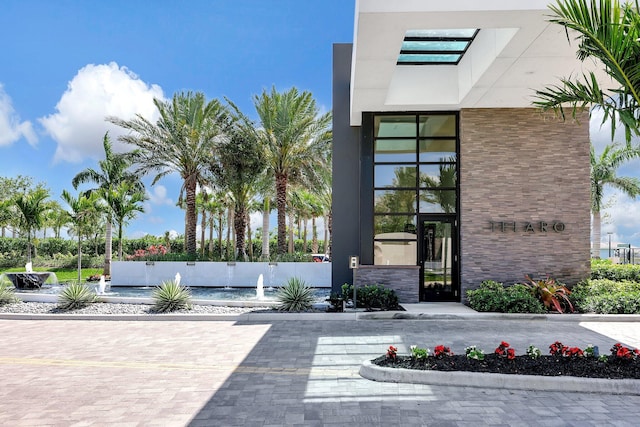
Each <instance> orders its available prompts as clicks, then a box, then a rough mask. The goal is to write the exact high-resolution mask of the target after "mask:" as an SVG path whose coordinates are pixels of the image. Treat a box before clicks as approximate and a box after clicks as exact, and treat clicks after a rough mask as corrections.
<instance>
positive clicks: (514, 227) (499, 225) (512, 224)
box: [489, 221, 566, 233]
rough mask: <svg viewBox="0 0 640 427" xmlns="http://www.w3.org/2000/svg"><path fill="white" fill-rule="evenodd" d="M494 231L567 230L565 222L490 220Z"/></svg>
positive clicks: (543, 231)
mask: <svg viewBox="0 0 640 427" xmlns="http://www.w3.org/2000/svg"><path fill="white" fill-rule="evenodd" d="M489 225H490V227H491V231H492V232H501V233H506V232H517V231H524V232H525V233H548V232H555V233H562V232H563V231H564V230H565V228H566V227H565V225H564V223H563V222H560V221H554V222H545V221H538V222H516V221H489Z"/></svg>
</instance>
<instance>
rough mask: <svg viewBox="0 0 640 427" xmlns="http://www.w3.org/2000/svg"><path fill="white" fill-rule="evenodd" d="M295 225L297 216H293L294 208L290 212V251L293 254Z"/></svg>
mask: <svg viewBox="0 0 640 427" xmlns="http://www.w3.org/2000/svg"><path fill="white" fill-rule="evenodd" d="M294 227H295V218H294V216H293V210H292V211H291V212H289V253H290V254H292V253H293V252H294V250H295V246H296V245H295V241H294V238H293V229H294Z"/></svg>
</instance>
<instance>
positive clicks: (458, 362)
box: [371, 341, 640, 379]
mask: <svg viewBox="0 0 640 427" xmlns="http://www.w3.org/2000/svg"><path fill="white" fill-rule="evenodd" d="M391 347H392V348H393V349H394V350H393V351H388V352H387V354H386V355H384V356H381V357H378V358H376V359H374V360H372V361H371V363H373V364H375V365H378V366H381V367H387V368H405V369H417V370H435V371H467V372H485V373H499V374H518V375H542V376H574V377H587V378H610V379H640V351H639V350H637V349H631V348H628V347H625V346H623V345H621V344H620V343H616V344H614V345H613V347H611V350H610V354H609V355H599V354H598V350H597V347H593V346H589V347H587V348H585V349H584V350H582V349H580V348H578V347H567V346H564V345H563V344H562V343H560V342H557V341H556V342H555V343H553V344H551V345H550V346H549V349H550V351H549V352H550V355H548V356H542V355H541V352H540V350H539V349H537V348H536V347H534V346H529V348H528V349H527V351H526V354H524V355H516V354H515V350H514V349H513V348H511V347H510V346H509V344H508V343H506V342H504V341H502V342H501V343H500V345H499V346H498V347H497V348H496V349H495V351H494V352H493V353H490V354H486V355H485V354H484V352H483V351H482V350H480V349H478V348H477V347H476V346H471V347H467V348H466V349H465V354H461V355H454V354H453V352H451V351H450V350H449V349H448V347H444V346H436V347H435V349H437V350H438V351H435V350H434V352H433V353H432V352H430V351H429V350H428V349H420V348H417V347H416V346H412V347H411V355H407V356H404V355H398V354H397V350H395V349H396V348H395V347H393V346H391ZM443 348H444V349H447V351H442V349H443Z"/></svg>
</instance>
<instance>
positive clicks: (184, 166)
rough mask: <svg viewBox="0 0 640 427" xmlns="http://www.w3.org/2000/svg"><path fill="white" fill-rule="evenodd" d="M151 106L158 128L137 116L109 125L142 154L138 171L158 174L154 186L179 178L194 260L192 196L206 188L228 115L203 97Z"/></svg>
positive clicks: (180, 98) (113, 119) (177, 98)
mask: <svg viewBox="0 0 640 427" xmlns="http://www.w3.org/2000/svg"><path fill="white" fill-rule="evenodd" d="M153 102H154V104H155V106H156V108H157V109H158V112H159V113H160V118H159V119H158V120H157V121H156V123H151V122H150V121H149V120H147V119H145V118H144V117H142V116H140V115H137V116H136V118H134V119H131V120H122V119H119V118H117V117H109V118H108V120H109V121H111V122H112V123H115V124H116V125H118V126H120V127H123V128H125V129H127V130H130V131H132V133H130V134H128V135H124V136H121V137H120V140H121V141H123V142H126V143H128V144H132V145H135V146H136V147H138V148H140V149H141V151H140V159H139V162H140V165H141V166H140V169H139V171H140V172H142V173H151V172H153V173H156V176H155V178H154V179H153V183H152V185H153V184H156V183H157V182H158V181H159V180H160V179H161V178H163V177H164V176H165V175H168V174H170V173H172V172H177V173H179V174H180V177H181V178H182V180H183V185H182V188H181V190H180V193H181V195H182V194H183V193H186V218H185V222H186V236H185V239H186V249H187V253H188V254H190V255H192V256H195V255H196V221H197V216H196V190H197V187H198V185H203V184H204V181H203V172H204V170H205V168H206V167H207V166H208V165H209V163H210V159H211V156H212V154H213V152H214V149H215V145H216V143H217V141H218V140H219V139H220V138H221V136H223V135H224V131H225V130H226V127H227V123H226V122H227V120H226V117H227V114H226V109H225V108H224V107H223V105H222V104H221V103H220V102H219V101H218V100H215V99H214V100H213V101H210V102H206V100H205V96H204V94H203V93H201V92H198V93H192V92H182V93H177V94H175V95H174V96H173V99H172V100H171V101H166V102H164V101H162V100H159V99H154V101H153Z"/></svg>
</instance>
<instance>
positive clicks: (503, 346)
mask: <svg viewBox="0 0 640 427" xmlns="http://www.w3.org/2000/svg"><path fill="white" fill-rule="evenodd" d="M495 354H497V355H498V356H500V357H506V358H507V359H510V360H512V359H515V358H516V351H515V350H514V349H512V348H510V346H509V343H508V342H506V341H502V342H501V343H500V345H499V346H498V347H497V348H496V349H495Z"/></svg>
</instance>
